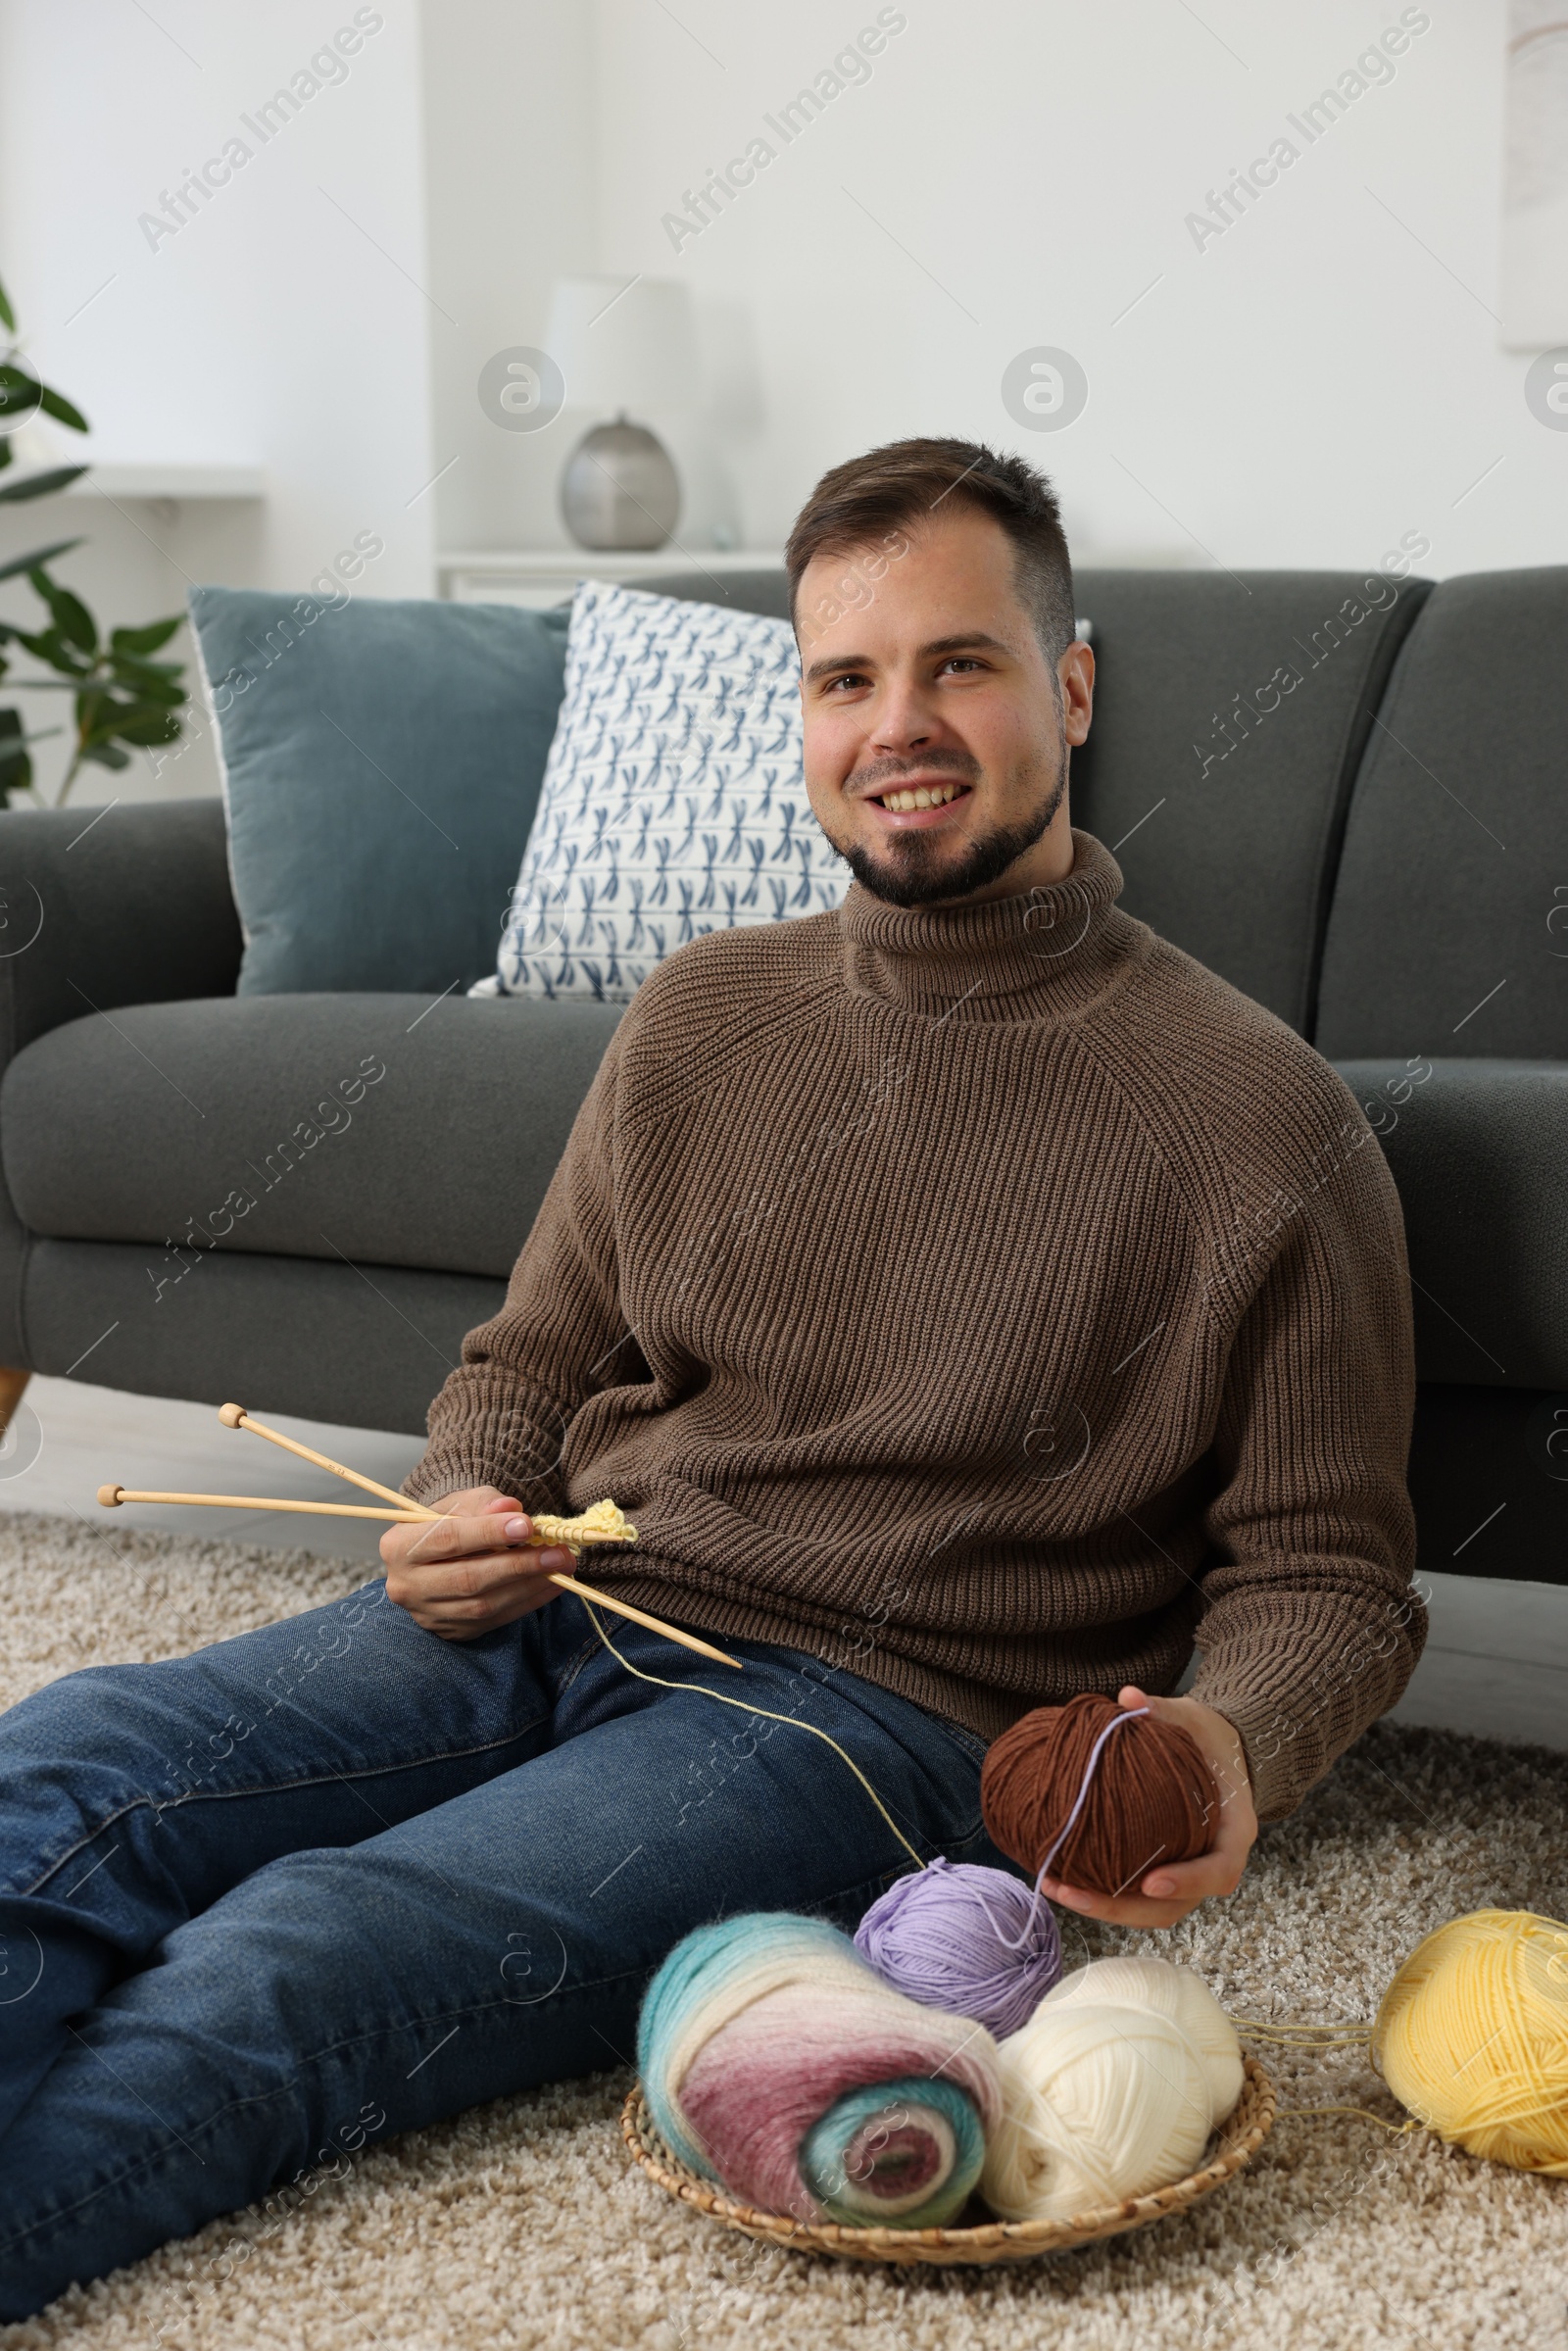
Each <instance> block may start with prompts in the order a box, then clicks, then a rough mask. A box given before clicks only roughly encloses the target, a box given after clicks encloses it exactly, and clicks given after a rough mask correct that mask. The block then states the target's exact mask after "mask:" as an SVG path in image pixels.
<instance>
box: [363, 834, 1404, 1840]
mask: <svg viewBox="0 0 1568 2351" xmlns="http://www.w3.org/2000/svg"><path fill="white" fill-rule="evenodd" d="M1073 841H1074V845H1075V852H1076V857H1075V863H1074V866H1073V870H1072V872H1071V873H1070V874H1069V875H1068V876H1067V877H1066V879H1065V880H1063V881H1061V882H1059V883H1057V884H1055V885H1054V887H1052V888H1050V889H1045V890H1037V891H1035V892H1033V893H1032V894H1031V895H1030V897H1028V898H1021V897H1020V898H1011V899H1005V900H1000V901H994V902H992V903H990V904H985V905H977V906H961V907H957V908H931V907H922V908H915V909H912V910H911V909H905V908H901V907H896V906H888V905H886V904H884V903H883V902H882V901H880V900H878V899H876V898H875V897H873V896H871V895H870V894H869V893H868V892H867V891H865V890H863V889H862V888H861V887H860V886H859V884H858V883H856V884H852V886H851V888H850V890H849V893H848V895H847V897H846V899H845V901H844V904H843V905H842V906H841V907H839V908H838V909H837V910H836V911H834V912H832V913H825V914H813V915H809V916H805V917H802V918H798V919H796V920H794V921H788V922H779V923H770V924H761V925H759V926H757V927H755V928H750V929H737V930H721V931H715V932H712V933H711V934H709V935H707V936H705V937H702V938H698V939H694V940H692V941H690V942H689V943H688V944H687V945H685V946H684V947H682V948H681V949H680V950H679V951H678V952H677V953H676V954H675V955H671V956H670V957H669V959H668V960H667V961H666V962H664V963H663V964H662V965H661V967H660V968H659V969H658V970H657V971H656V972H655V973H654V974H653V975H652V976H651V977H650V978H649V979H648V980H647V981H646V982H645V983H644V985H643V986H642V988H641V989H640V990H639V992H638V994H637V996H636V997H635V999H634V1000H633V1002H632V1004H630V1006H629V1007H628V1009H627V1011H626V1013H625V1015H624V1017H623V1018H622V1020H621V1022H620V1025H619V1027H618V1028H617V1029H616V1031H615V1034H614V1036H613V1039H612V1041H611V1044H610V1047H609V1050H608V1051H607V1053H606V1054H605V1057H604V1061H603V1063H602V1064H601V1066H600V1069H599V1072H598V1075H597V1076H596V1078H595V1080H594V1083H593V1086H592V1088H591V1090H590V1092H589V1094H588V1096H587V1098H586V1100H585V1101H584V1102H583V1105H582V1108H581V1110H580V1111H579V1113H578V1116H577V1120H576V1123H575V1125H574V1126H573V1128H572V1131H571V1136H570V1139H569V1141H568V1143H567V1146H566V1149H565V1151H564V1155H563V1158H562V1160H561V1164H560V1166H559V1167H558V1168H557V1170H556V1173H555V1176H554V1178H553V1179H552V1182H551V1185H550V1188H549V1191H548V1192H547V1194H546V1196H545V1200H544V1202H543V1204H542V1206H541V1208H540V1210H539V1214H538V1218H537V1220H536V1222H535V1224H534V1227H533V1230H532V1232H531V1233H530V1234H529V1236H528V1239H527V1242H526V1243H525V1245H524V1247H523V1249H522V1253H521V1255H520V1256H519V1257H518V1259H517V1263H516V1266H515V1270H514V1272H513V1276H512V1280H511V1284H510V1287H509V1290H508V1295H507V1301H506V1304H505V1305H504V1306H503V1308H502V1309H501V1311H500V1313H499V1314H497V1315H496V1316H495V1317H494V1319H493V1320H492V1321H490V1322H487V1323H484V1324H481V1325H480V1327H479V1328H478V1329H477V1330H475V1331H473V1332H470V1334H469V1335H468V1337H467V1339H466V1341H465V1342H464V1348H463V1362H462V1364H461V1366H460V1367H459V1368H458V1369H457V1370H456V1371H454V1372H453V1373H452V1374H451V1375H450V1377H449V1378H448V1379H447V1381H446V1383H445V1385H444V1386H443V1388H442V1390H441V1392H440V1394H439V1396H437V1397H436V1398H435V1401H434V1403H433V1404H432V1406H431V1409H430V1417H429V1445H428V1448H427V1450H426V1451H425V1453H424V1455H423V1457H422V1458H421V1460H420V1461H419V1462H418V1464H417V1467H416V1469H415V1470H414V1472H413V1473H412V1475H411V1476H410V1477H409V1479H408V1480H407V1481H406V1487H405V1491H406V1492H408V1493H409V1494H414V1495H415V1496H417V1498H419V1499H421V1500H426V1501H428V1500H431V1499H434V1498H436V1497H438V1496H440V1495H442V1494H449V1493H452V1492H454V1491H455V1490H457V1489H459V1488H463V1487H471V1486H478V1485H482V1484H485V1483H487V1482H488V1483H490V1484H493V1485H495V1486H497V1487H499V1488H500V1489H501V1491H502V1492H503V1493H506V1494H515V1495H516V1496H517V1498H518V1500H519V1501H520V1502H521V1503H522V1505H523V1507H524V1508H525V1509H527V1508H533V1509H536V1510H546V1509H548V1510H564V1509H578V1508H581V1507H583V1506H584V1505H586V1504H588V1503H590V1502H595V1501H598V1500H599V1499H600V1497H601V1496H602V1495H606V1494H609V1495H612V1496H613V1498H614V1500H615V1501H616V1502H618V1503H619V1504H620V1506H621V1508H622V1509H623V1510H624V1511H625V1512H626V1514H627V1515H628V1517H630V1518H632V1519H634V1520H635V1522H636V1524H637V1527H638V1530H639V1535H640V1541H639V1543H638V1545H637V1547H636V1548H635V1549H634V1550H627V1551H611V1550H609V1549H605V1550H601V1551H597V1552H595V1553H593V1554H591V1565H590V1567H589V1568H588V1569H587V1570H586V1571H585V1572H588V1573H589V1574H590V1575H591V1577H592V1578H593V1579H596V1580H597V1581H598V1582H599V1583H601V1584H602V1585H603V1586H604V1587H605V1588H606V1589H607V1590H608V1591H612V1592H617V1593H619V1594H621V1595H622V1596H624V1597H625V1598H626V1599H628V1600H633V1601H636V1602H638V1603H639V1604H641V1605H642V1606H644V1607H647V1608H652V1609H655V1610H656V1611H658V1612H659V1613H660V1614H662V1615H665V1616H668V1617H670V1618H672V1619H674V1620H675V1621H676V1622H679V1623H682V1624H688V1625H691V1626H692V1627H694V1628H696V1629H699V1630H701V1631H704V1632H706V1633H708V1634H710V1635H714V1636H718V1637H720V1638H722V1637H723V1636H725V1635H730V1636H733V1637H739V1638H744V1637H747V1636H751V1637H753V1638H755V1639H758V1640H761V1641H781V1642H785V1643H787V1644H789V1645H791V1646H794V1647H797V1648H801V1649H805V1650H809V1651H810V1652H812V1653H813V1654H815V1655H818V1656H820V1657H823V1658H825V1659H828V1660H830V1661H832V1662H834V1663H837V1664H839V1665H841V1666H844V1667H847V1668H848V1669H849V1670H851V1671H853V1672H855V1673H858V1674H860V1675H863V1676H865V1677H867V1678H869V1679H870V1680H871V1681H873V1682H878V1683H882V1684H885V1685H886V1686H887V1687H889V1688H890V1689H893V1690H899V1691H902V1692H903V1693H904V1695H905V1696H907V1697H909V1698H912V1699H914V1700H915V1701H916V1702H917V1703H918V1704H920V1705H922V1706H925V1707H927V1708H929V1709H931V1710H932V1711H934V1712H936V1713H938V1714H941V1715H945V1716H948V1717H949V1718H951V1719H952V1720H954V1721H956V1722H959V1723H964V1724H967V1725H968V1726H969V1727H970V1729H971V1730H974V1731H976V1732H978V1733H980V1734H981V1736H982V1737H985V1738H987V1739H990V1738H995V1737H996V1736H997V1735H998V1734H999V1733H1000V1732H1001V1731H1002V1730H1004V1729H1005V1727H1006V1726H1007V1725H1008V1724H1009V1723H1011V1722H1012V1721H1014V1720H1015V1719H1016V1717H1017V1716H1018V1715H1020V1714H1022V1713H1023V1712H1025V1711H1026V1709H1028V1708H1029V1707H1031V1706H1038V1705H1041V1704H1048V1703H1053V1702H1056V1701H1059V1700H1062V1699H1065V1698H1069V1697H1071V1696H1073V1695H1074V1694H1075V1693H1076V1692H1077V1691H1079V1690H1104V1691H1107V1692H1109V1693H1111V1694H1112V1695H1113V1694H1114V1693H1115V1691H1116V1690H1117V1689H1118V1688H1119V1687H1120V1685H1121V1684H1122V1683H1124V1682H1128V1681H1133V1682H1138V1683H1140V1684H1142V1685H1143V1686H1145V1687H1146V1688H1148V1689H1151V1690H1170V1689H1172V1688H1173V1687H1174V1685H1175V1684H1176V1682H1177V1681H1178V1680H1179V1679H1180V1677H1181V1674H1182V1672H1183V1670H1184V1668H1185V1667H1186V1665H1187V1663H1188V1661H1189V1658H1190V1656H1191V1654H1192V1651H1193V1648H1194V1646H1195V1643H1196V1645H1197V1647H1198V1648H1200V1649H1201V1651H1202V1662H1201V1667H1200V1670H1199V1673H1198V1677H1197V1679H1196V1681H1195V1683H1194V1685H1193V1694H1194V1695H1195V1696H1197V1697H1200V1698H1202V1699H1204V1700H1206V1702H1207V1703H1208V1704H1209V1705H1211V1706H1214V1707H1217V1708H1218V1709H1219V1710H1220V1712H1222V1713H1223V1714H1225V1715H1226V1716H1227V1717H1228V1718H1229V1719H1230V1720H1231V1722H1233V1723H1234V1724H1235V1726H1236V1728H1237V1730H1238V1731H1239V1733H1240V1734H1241V1737H1242V1739H1243V1741H1244V1744H1245V1746H1246V1750H1247V1755H1248V1760H1249V1763H1250V1769H1251V1775H1252V1782H1253V1790H1254V1796H1255V1800H1256V1803H1257V1809H1258V1814H1259V1817H1260V1818H1261V1819H1263V1820H1278V1819H1281V1818H1283V1817H1284V1816H1285V1815H1286V1814H1287V1813H1289V1812H1291V1811H1292V1810H1293V1809H1294V1808H1295V1806H1296V1805H1297V1804H1298V1803H1299V1800H1300V1798H1301V1796H1302V1795H1303V1793H1304V1792H1305V1790H1306V1789H1307V1788H1309V1787H1310V1786H1311V1785H1312V1783H1313V1781H1315V1780H1316V1779H1318V1778H1319V1777H1320V1776H1321V1775H1322V1774H1323V1773H1324V1772H1325V1771H1326V1770H1327V1769H1328V1767H1329V1765H1330V1764H1331V1763H1332V1762H1333V1760H1334V1758H1335V1757H1336V1756H1337V1755H1338V1754H1340V1753H1341V1752H1342V1751H1343V1750H1344V1749H1345V1748H1346V1747H1347V1746H1348V1744H1349V1743H1350V1741H1351V1740H1352V1739H1355V1738H1356V1737H1357V1736H1358V1734H1359V1733H1360V1732H1361V1731H1362V1730H1364V1729H1365V1727H1366V1725H1367V1724H1368V1723H1370V1722H1371V1721H1373V1720H1374V1718H1375V1717H1376V1716H1377V1715H1379V1714H1381V1713H1383V1712H1384V1711H1385V1710H1386V1709H1387V1708H1388V1707H1390V1706H1392V1705H1393V1704H1394V1703H1395V1702H1396V1700H1397V1698H1398V1696H1399V1694H1400V1692H1401V1691H1402V1690H1403V1689H1404V1686H1405V1684H1406V1682H1407V1681H1408V1679H1409V1676H1410V1673H1411V1670H1412V1668H1413V1667H1414V1665H1415V1662H1416V1659H1417V1657H1418V1656H1419V1655H1420V1652H1421V1646H1422V1642H1423V1641H1424V1639H1425V1631H1426V1620H1425V1612H1424V1609H1423V1606H1422V1603H1421V1601H1420V1599H1419V1597H1418V1596H1417V1595H1416V1594H1415V1592H1413V1590H1412V1587H1411V1580H1410V1579H1411V1571H1412V1566H1413V1561H1414V1551H1415V1536H1414V1521H1413V1514H1412V1511H1411V1506H1410V1500H1409V1495H1408V1493H1407V1491H1406V1488H1405V1483H1404V1469H1405V1460H1406V1453H1407V1447H1408V1444H1409V1436H1410V1423H1411V1414H1412V1410H1413V1406H1414V1359H1413V1350H1412V1337H1411V1315H1410V1293H1409V1279H1408V1273H1407V1268H1406V1260H1405V1249H1404V1230H1403V1224H1402V1220H1401V1217H1400V1211H1399V1202H1398V1198H1397V1194H1396V1192H1395V1188H1394V1182H1393V1179H1392V1177H1391V1176H1390V1173H1389V1170H1388V1166H1387V1163H1386V1162H1385V1160H1384V1158H1383V1156H1382V1153H1381V1152H1380V1151H1379V1149H1378V1146H1377V1143H1376V1141H1375V1139H1374V1138H1373V1136H1372V1131H1371V1129H1370V1127H1369V1126H1368V1125H1367V1122H1366V1120H1365V1119H1364V1118H1363V1117H1362V1115H1361V1113H1360V1110H1359V1108H1358V1107H1357V1104H1356V1102H1355V1099H1354V1097H1353V1096H1352V1095H1351V1094H1350V1092H1349V1091H1348V1088H1347V1087H1346V1085H1345V1084H1344V1082H1343V1080H1342V1079H1341V1078H1340V1077H1339V1076H1338V1075H1337V1074H1336V1073H1335V1071H1334V1070H1332V1069H1331V1068H1330V1067H1329V1065H1328V1063H1327V1062H1326V1061H1324V1060H1322V1059H1321V1058H1320V1057H1319V1055H1318V1054H1317V1053H1314V1052H1313V1051H1312V1050H1311V1048H1310V1047H1308V1046H1306V1045H1304V1044H1303V1043H1302V1042H1301V1040H1300V1039H1299V1037H1298V1036H1296V1035H1295V1033H1294V1032H1293V1031H1292V1030H1290V1029H1288V1028H1287V1027H1286V1026H1285V1025H1284V1023H1283V1022H1282V1021H1280V1020H1278V1019H1277V1018H1276V1017H1275V1016H1274V1015H1273V1014H1272V1013H1271V1012H1267V1011H1265V1010H1264V1009H1263V1008H1262V1007H1261V1006H1260V1005H1259V1004H1254V1003H1253V1002H1252V1001H1251V1000H1250V998H1249V997H1246V996H1243V995H1241V994H1240V993H1239V992H1238V991H1237V990H1236V989H1235V988H1232V987H1231V986H1229V985H1228V983H1227V982H1226V981H1224V980H1222V979H1219V978H1217V977H1216V976H1215V974H1214V973H1212V972H1211V971H1208V970H1206V969H1205V968H1204V967H1203V966H1202V965H1201V964H1200V963H1196V962H1194V961H1193V959H1192V958H1191V957H1190V956H1189V955H1183V954H1182V953H1181V952H1180V951H1179V950H1178V949H1177V948H1174V947H1172V946H1170V945H1169V944H1168V943H1167V942H1166V941H1164V940H1162V939H1159V938H1157V937H1156V936H1155V935H1154V933H1153V932H1152V931H1151V930H1149V929H1148V928H1147V927H1146V926H1145V925H1144V924H1143V923H1141V922H1137V921H1134V920H1133V919H1132V918H1131V917H1130V916H1129V915H1127V914H1125V913H1123V912H1122V910H1121V909H1120V908H1119V907H1118V906H1116V905H1115V903H1114V902H1115V900H1116V898H1117V896H1118V894H1119V892H1120V890H1121V884H1122V877H1121V871H1120V868H1119V867H1118V866H1117V864H1116V861H1115V859H1114V858H1113V857H1111V855H1110V853H1109V851H1108V850H1106V849H1105V848H1104V847H1103V845H1102V844H1101V843H1100V842H1099V841H1097V840H1095V839H1094V838H1093V837H1092V836H1091V835H1089V834H1088V833H1085V832H1082V831H1076V830H1075V831H1074V834H1073Z"/></svg>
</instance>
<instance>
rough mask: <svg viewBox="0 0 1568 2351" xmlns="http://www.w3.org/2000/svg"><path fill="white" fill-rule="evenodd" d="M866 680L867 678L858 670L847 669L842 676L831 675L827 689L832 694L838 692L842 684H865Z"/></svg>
mask: <svg viewBox="0 0 1568 2351" xmlns="http://www.w3.org/2000/svg"><path fill="white" fill-rule="evenodd" d="M865 682H866V681H865V679H864V678H863V677H862V676H861V675H860V673H859V671H858V670H856V669H846V670H845V671H844V672H843V673H842V674H841V675H840V676H838V677H831V678H829V679H828V682H827V688H826V690H827V692H828V693H829V694H832V693H834V692H836V690H837V689H838V688H839V687H840V686H863V685H864V684H865Z"/></svg>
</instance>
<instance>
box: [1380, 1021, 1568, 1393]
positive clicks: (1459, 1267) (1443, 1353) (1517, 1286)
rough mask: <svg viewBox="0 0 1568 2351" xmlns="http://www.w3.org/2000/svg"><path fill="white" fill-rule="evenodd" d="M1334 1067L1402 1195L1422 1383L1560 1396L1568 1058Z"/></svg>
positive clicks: (1566, 1301) (1566, 1251) (1567, 1259)
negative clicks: (1362, 1114)
mask: <svg viewBox="0 0 1568 2351" xmlns="http://www.w3.org/2000/svg"><path fill="white" fill-rule="evenodd" d="M1335 1067H1336V1068H1337V1069H1338V1070H1339V1072H1340V1075H1341V1076H1342V1077H1343V1078H1344V1079H1345V1081H1346V1083H1347V1085H1348V1086H1349V1087H1350V1088H1351V1090H1352V1092H1353V1093H1354V1095H1355V1097H1356V1100H1357V1101H1358V1102H1360V1104H1361V1106H1362V1108H1363V1110H1364V1111H1365V1112H1366V1115H1367V1118H1368V1121H1369V1122H1370V1124H1371V1126H1372V1127H1373V1129H1374V1131H1375V1132H1376V1134H1377V1138H1378V1141H1379V1143H1380V1144H1381V1145H1382V1147H1383V1151H1384V1155H1385V1157H1386V1158H1387V1159H1388V1162H1389V1165H1390V1167H1391V1168H1392V1169H1393V1171H1394V1180H1395V1182H1396V1184H1397V1186H1398V1188H1399V1200H1400V1204H1401V1206H1402V1207H1403V1210H1404V1230H1405V1241H1406V1245H1407V1248H1408V1249H1409V1256H1410V1277H1411V1281H1412V1284H1413V1297H1414V1304H1415V1347H1416V1364H1417V1367H1418V1369H1419V1372H1420V1375H1421V1377H1422V1379H1423V1380H1434V1381H1457V1382H1460V1383H1463V1384H1466V1385H1473V1386H1475V1387H1480V1388H1488V1387H1507V1388H1568V1062H1565V1061H1503V1060H1481V1059H1476V1060H1460V1059H1457V1058H1455V1059H1452V1060H1447V1059H1436V1058H1428V1057H1427V1056H1426V1055H1424V1054H1417V1055H1416V1056H1415V1057H1414V1058H1413V1059H1404V1060H1386V1061H1382V1060H1379V1061H1371V1060H1357V1061H1336V1063H1335ZM1423 1072H1426V1073H1428V1074H1426V1075H1423V1074H1422V1073H1423Z"/></svg>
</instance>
